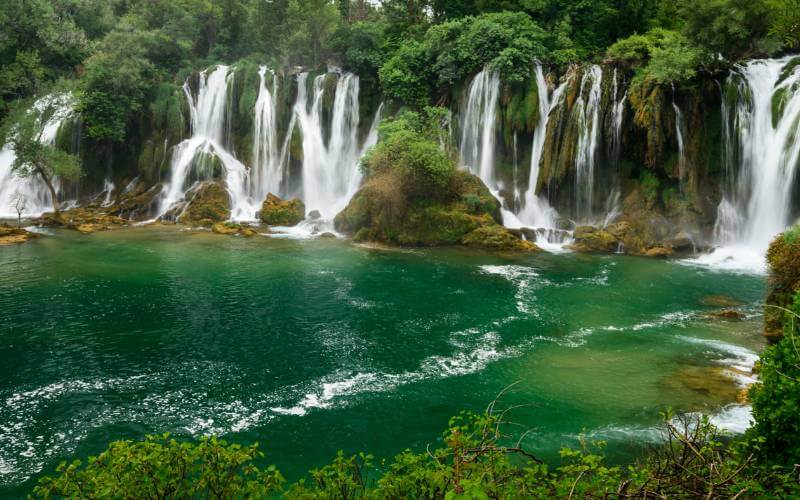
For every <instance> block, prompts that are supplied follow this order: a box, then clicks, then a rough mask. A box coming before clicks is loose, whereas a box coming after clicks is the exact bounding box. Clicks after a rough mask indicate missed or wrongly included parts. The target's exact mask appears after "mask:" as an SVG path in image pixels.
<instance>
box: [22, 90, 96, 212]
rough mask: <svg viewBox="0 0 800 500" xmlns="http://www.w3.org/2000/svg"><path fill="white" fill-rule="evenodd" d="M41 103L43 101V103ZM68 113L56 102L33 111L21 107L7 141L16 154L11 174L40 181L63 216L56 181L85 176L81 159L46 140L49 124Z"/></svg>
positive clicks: (56, 210) (54, 208)
mask: <svg viewBox="0 0 800 500" xmlns="http://www.w3.org/2000/svg"><path fill="white" fill-rule="evenodd" d="M40 103H41V101H40ZM59 113H65V111H64V109H63V108H62V107H61V106H58V105H57V103H55V102H49V103H48V102H44V104H43V105H37V106H34V107H21V106H20V107H18V108H17V109H16V110H15V111H14V112H13V113H12V115H11V116H9V119H8V123H9V124H10V125H9V128H8V130H7V133H6V141H7V143H8V144H9V145H10V146H11V149H13V150H14V155H15V159H14V163H13V164H12V165H11V170H12V172H14V174H16V175H17V176H18V177H23V178H26V177H38V178H39V179H41V180H42V181H43V182H44V183H45V185H46V186H47V189H48V191H50V198H51V199H52V202H53V212H54V213H55V216H56V218H59V217H60V216H61V214H60V212H59V209H58V195H57V193H56V189H55V182H56V179H57V178H58V179H61V180H77V179H79V178H80V177H81V175H82V170H81V164H80V161H79V160H78V157H77V156H75V155H72V154H69V153H67V152H65V151H62V150H60V149H57V148H56V147H54V146H53V145H52V144H46V143H45V142H44V140H43V137H44V133H45V130H46V128H47V125H48V123H52V121H53V120H59V119H60V118H62V116H59Z"/></svg>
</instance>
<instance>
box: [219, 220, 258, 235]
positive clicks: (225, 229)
mask: <svg viewBox="0 0 800 500" xmlns="http://www.w3.org/2000/svg"><path fill="white" fill-rule="evenodd" d="M211 232H212V233H215V234H224V235H240V236H244V237H246V238H250V237H253V236H255V235H257V234H258V232H257V231H256V230H255V229H253V228H251V227H248V226H243V225H242V224H239V223H236V222H217V223H216V224H214V225H213V226H211Z"/></svg>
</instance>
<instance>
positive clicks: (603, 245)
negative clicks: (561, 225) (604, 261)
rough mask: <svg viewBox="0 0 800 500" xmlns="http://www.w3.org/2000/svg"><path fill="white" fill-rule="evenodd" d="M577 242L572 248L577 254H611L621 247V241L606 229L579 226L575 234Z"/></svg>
mask: <svg viewBox="0 0 800 500" xmlns="http://www.w3.org/2000/svg"><path fill="white" fill-rule="evenodd" d="M573 238H574V239H575V242H574V243H573V244H572V245H570V248H571V249H573V250H575V251H577V252H589V253H595V252H598V253H611V252H615V251H616V250H617V248H618V247H619V243H620V242H619V240H618V239H617V238H615V237H614V235H613V234H611V233H610V232H608V231H606V230H605V229H598V228H596V227H594V226H578V227H576V228H575V232H574V233H573Z"/></svg>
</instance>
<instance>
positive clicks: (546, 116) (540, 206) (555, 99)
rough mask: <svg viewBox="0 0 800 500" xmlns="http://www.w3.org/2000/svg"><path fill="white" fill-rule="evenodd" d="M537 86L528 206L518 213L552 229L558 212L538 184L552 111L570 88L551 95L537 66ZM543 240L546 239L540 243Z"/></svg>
mask: <svg viewBox="0 0 800 500" xmlns="http://www.w3.org/2000/svg"><path fill="white" fill-rule="evenodd" d="M535 72H536V89H537V94H538V96H539V121H538V123H537V124H536V130H534V132H533V142H532V144H531V169H530V175H529V177H528V189H527V191H525V206H524V207H523V209H522V211H521V212H520V213H518V214H517V218H518V219H519V221H520V223H522V224H523V225H526V226H530V227H536V228H546V229H552V228H554V227H555V223H556V218H557V217H558V213H557V212H556V210H555V209H554V208H553V207H551V206H550V203H548V201H547V199H546V198H545V197H543V196H539V195H537V194H536V185H537V183H538V181H539V163H540V162H541V160H542V152H543V151H544V141H545V138H546V137H547V123H548V121H549V120H550V112H551V111H552V110H553V108H555V107H556V106H557V105H558V104H559V103H560V102H561V97H562V96H563V94H564V89H566V87H567V82H566V81H565V82H563V83H562V84H561V85H559V86H558V87H557V88H556V89H555V90H554V91H553V95H548V92H547V81H545V78H544V71H543V70H542V66H541V65H539V64H537V65H536V71H535ZM539 243H543V242H541V241H540V242H539Z"/></svg>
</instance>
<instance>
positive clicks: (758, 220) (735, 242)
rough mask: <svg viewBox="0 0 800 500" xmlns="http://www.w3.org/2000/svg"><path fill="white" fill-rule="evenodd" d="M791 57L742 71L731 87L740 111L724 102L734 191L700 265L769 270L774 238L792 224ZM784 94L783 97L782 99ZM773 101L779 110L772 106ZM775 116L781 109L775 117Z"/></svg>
mask: <svg viewBox="0 0 800 500" xmlns="http://www.w3.org/2000/svg"><path fill="white" fill-rule="evenodd" d="M790 60H791V57H785V58H783V59H768V60H755V61H751V62H749V63H747V64H744V65H740V66H737V68H736V70H735V71H734V72H733V73H732V74H731V76H730V77H729V81H728V84H729V85H734V86H735V88H736V90H737V101H736V103H735V104H734V105H733V109H725V106H726V100H725V99H723V113H722V115H723V119H724V120H729V122H728V123H725V124H724V125H723V133H725V134H726V137H724V141H723V144H724V148H725V150H724V154H723V159H724V160H725V162H726V166H725V169H726V172H729V174H728V175H729V176H731V179H730V181H731V182H730V186H729V188H728V190H727V192H726V193H725V194H724V198H723V200H722V201H721V202H720V205H719V207H718V209H717V223H716V227H715V230H714V234H715V238H716V241H715V244H716V245H718V248H716V249H715V250H714V251H713V252H712V253H710V254H708V255H704V256H702V257H700V258H698V259H696V260H695V262H698V263H701V264H706V265H711V266H715V267H720V268H727V269H733V270H745V271H756V272H763V271H765V269H766V263H765V258H764V255H765V252H766V250H767V247H768V246H769V243H770V241H771V240H772V238H774V237H775V235H777V234H778V233H779V232H781V231H783V230H784V229H785V228H786V227H787V226H788V225H789V224H790V222H791V221H790V220H789V217H790V210H791V207H792V203H791V190H792V187H793V185H794V178H795V172H796V169H797V165H798V159H799V157H800V134H798V133H797V124H798V121H800V91H798V90H796V86H797V85H798V84H800V67H796V68H794V69H793V70H792V71H791V73H790V74H789V75H787V76H786V78H785V79H783V80H782V81H780V78H781V73H782V71H783V68H784V67H785V66H786V64H787V63H788V62H789V61H790ZM778 93H780V94H781V95H776V94H778ZM773 98H775V99H780V100H781V102H780V106H774V107H773ZM773 110H779V112H780V111H782V112H781V115H780V116H773Z"/></svg>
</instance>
